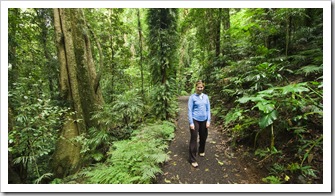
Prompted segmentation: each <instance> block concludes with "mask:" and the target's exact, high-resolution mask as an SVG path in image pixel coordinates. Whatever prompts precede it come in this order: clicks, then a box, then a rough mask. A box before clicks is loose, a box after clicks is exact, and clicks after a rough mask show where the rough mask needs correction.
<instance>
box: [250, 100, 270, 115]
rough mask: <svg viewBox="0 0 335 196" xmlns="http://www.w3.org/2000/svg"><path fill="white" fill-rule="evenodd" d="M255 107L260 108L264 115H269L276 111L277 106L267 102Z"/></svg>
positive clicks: (259, 103)
mask: <svg viewBox="0 0 335 196" xmlns="http://www.w3.org/2000/svg"><path fill="white" fill-rule="evenodd" d="M255 107H258V109H259V110H260V111H263V112H264V113H266V114H268V113H269V112H271V111H272V110H274V108H275V105H274V104H272V103H269V102H267V101H265V102H264V101H263V102H258V103H257V104H256V106H255Z"/></svg>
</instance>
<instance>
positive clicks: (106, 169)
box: [83, 121, 175, 184]
mask: <svg viewBox="0 0 335 196" xmlns="http://www.w3.org/2000/svg"><path fill="white" fill-rule="evenodd" d="M174 130H175V125H174V124H173V123H171V122H167V121H163V122H159V123H155V124H152V125H149V126H146V127H144V128H142V129H141V130H136V131H134V132H133V134H132V137H131V138H130V139H129V140H122V141H118V142H115V143H114V144H113V146H112V147H111V149H110V151H109V153H108V156H109V157H108V158H107V161H106V162H105V163H104V164H97V165H96V166H95V167H93V168H90V169H87V170H86V171H83V174H84V176H85V179H86V182H85V183H87V184H149V183H151V182H152V180H153V179H154V178H155V175H156V174H158V173H161V172H162V170H161V168H160V164H162V163H164V162H165V161H167V160H168V159H169V156H168V154H167V152H166V149H167V148H168V143H169V141H171V140H172V139H173V137H174Z"/></svg>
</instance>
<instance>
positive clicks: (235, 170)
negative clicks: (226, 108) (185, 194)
mask: <svg viewBox="0 0 335 196" xmlns="http://www.w3.org/2000/svg"><path fill="white" fill-rule="evenodd" d="M178 102H179V114H178V119H177V127H176V131H175V137H174V139H173V140H172V141H171V143H170V146H169V149H168V153H169V156H170V160H169V161H168V162H166V163H165V164H164V165H163V166H162V170H163V174H160V175H158V176H157V178H156V182H155V183H156V184H264V182H263V181H262V178H264V177H266V176H267V175H268V174H267V172H266V171H265V170H264V169H262V168H259V167H257V161H254V160H253V159H252V156H250V152H248V151H247V150H246V149H245V147H243V146H239V147H235V148H232V147H230V145H229V140H230V138H229V137H228V135H227V133H226V131H225V130H222V128H219V126H216V125H215V117H214V116H213V117H212V122H211V127H210V128H209V129H208V138H207V142H206V150H205V153H206V155H205V157H199V156H198V157H197V162H198V164H199V167H198V168H193V167H192V166H191V164H190V163H189V162H188V145H189V139H190V133H189V125H188V117H187V102H188V96H182V97H179V100H178ZM248 154H249V155H248Z"/></svg>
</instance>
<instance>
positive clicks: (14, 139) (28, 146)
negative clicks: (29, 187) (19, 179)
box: [8, 81, 67, 182]
mask: <svg viewBox="0 0 335 196" xmlns="http://www.w3.org/2000/svg"><path fill="white" fill-rule="evenodd" d="M40 82H41V83H37V84H34V85H33V87H32V88H31V89H30V90H28V91H26V92H23V90H24V86H25V84H22V83H15V84H14V87H15V89H14V90H13V91H11V92H9V95H8V96H9V98H10V99H13V100H15V101H13V103H15V105H16V108H15V110H16V112H17V114H16V115H15V117H14V120H15V123H14V126H13V127H12V130H11V131H10V132H9V133H8V144H9V145H8V151H9V152H10V153H11V154H12V156H13V162H14V164H20V165H23V167H24V170H26V171H29V175H30V177H31V178H33V179H34V178H35V179H37V180H36V182H40V181H41V179H43V178H45V177H50V175H46V174H48V173H49V169H47V168H46V164H47V163H48V162H47V160H48V159H47V157H49V156H51V154H52V153H53V151H54V149H55V144H56V141H57V138H58V133H59V130H60V128H61V125H62V122H63V120H64V119H63V114H65V113H66V112H67V109H66V108H63V107H60V106H58V105H57V104H55V103H54V102H52V101H51V100H50V99H48V98H47V96H46V95H45V94H44V93H41V94H40V95H39V96H36V94H35V93H36V92H38V88H39V87H40V86H43V83H42V81H40ZM41 173H46V174H44V175H41Z"/></svg>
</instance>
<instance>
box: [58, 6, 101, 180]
mask: <svg viewBox="0 0 335 196" xmlns="http://www.w3.org/2000/svg"><path fill="white" fill-rule="evenodd" d="M54 23H55V32H56V42H57V49H58V58H59V62H60V91H61V96H62V98H63V99H64V100H66V101H67V102H68V103H69V105H70V108H71V111H70V112H69V113H68V114H67V115H66V122H65V123H64V125H63V127H62V130H61V133H60V138H59V141H58V143H57V146H56V151H55V153H54V156H53V159H54V160H53V165H52V166H53V169H54V173H55V176H56V177H64V176H66V175H69V174H72V173H74V172H76V171H77V170H78V169H80V167H81V166H82V164H83V163H82V162H81V155H80V145H79V144H78V143H77V142H75V141H74V139H75V138H76V137H77V136H79V135H81V134H83V133H86V130H87V129H88V128H89V127H92V126H94V125H95V122H93V121H92V120H91V115H92V113H93V112H94V111H96V109H97V107H98V106H99V105H101V104H102V103H103V99H102V96H101V91H100V90H98V91H97V93H95V90H94V80H95V79H96V71H95V67H94V63H93V59H92V54H91V46H90V41H89V36H88V32H87V28H86V25H85V19H84V15H83V12H82V10H81V9H58V8H55V9H54Z"/></svg>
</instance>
